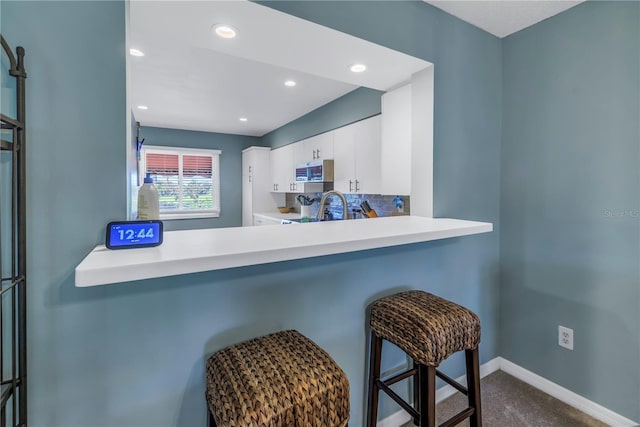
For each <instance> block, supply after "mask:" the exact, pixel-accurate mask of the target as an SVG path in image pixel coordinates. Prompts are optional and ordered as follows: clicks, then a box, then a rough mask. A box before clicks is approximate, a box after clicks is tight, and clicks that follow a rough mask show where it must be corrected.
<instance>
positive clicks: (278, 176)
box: [270, 145, 295, 193]
mask: <svg viewBox="0 0 640 427" xmlns="http://www.w3.org/2000/svg"><path fill="white" fill-rule="evenodd" d="M293 163H294V158H293V149H292V147H291V146H290V145H287V146H284V147H280V148H277V149H275V150H271V157H270V164H271V188H270V190H271V191H274V192H281V193H287V192H290V191H291V183H292V182H293V181H292V179H293V178H294V176H293V173H294V172H295V171H294V169H293Z"/></svg>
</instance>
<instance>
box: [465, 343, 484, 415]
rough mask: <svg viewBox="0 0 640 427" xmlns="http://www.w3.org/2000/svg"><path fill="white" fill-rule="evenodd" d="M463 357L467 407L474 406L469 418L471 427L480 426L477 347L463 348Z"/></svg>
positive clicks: (480, 411)
mask: <svg viewBox="0 0 640 427" xmlns="http://www.w3.org/2000/svg"><path fill="white" fill-rule="evenodd" d="M465 359H466V365H467V390H468V395H467V396H468V398H469V407H471V408H474V409H475V411H474V412H473V415H471V417H470V418H469V425H470V426H471V427H481V426H482V408H481V404H480V362H479V360H478V359H479V358H478V349H477V348H475V349H473V350H465Z"/></svg>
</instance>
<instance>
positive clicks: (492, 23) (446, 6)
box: [424, 0, 584, 38]
mask: <svg viewBox="0 0 640 427" xmlns="http://www.w3.org/2000/svg"><path fill="white" fill-rule="evenodd" d="M424 1H425V2H426V3H429V4H431V5H433V6H435V7H437V8H439V9H442V10H444V11H445V12H447V13H449V14H451V15H453V16H455V17H457V18H460V19H462V20H463V21H466V22H468V23H470V24H472V25H475V26H476V27H479V28H481V29H483V30H485V31H487V32H489V33H491V34H493V35H495V36H498V37H501V38H502V37H506V36H508V35H509V34H513V33H515V32H517V31H520V30H522V29H524V28H527V27H530V26H531V25H533V24H536V23H538V22H540V21H543V20H545V19H547V18H550V17H552V16H554V15H557V14H558V13H560V12H563V11H565V10H567V9H569V8H571V7H573V6H576V5H578V4H580V3H582V1H584V0H580V1H570V0H554V1H547V0H497V1H496V0H424Z"/></svg>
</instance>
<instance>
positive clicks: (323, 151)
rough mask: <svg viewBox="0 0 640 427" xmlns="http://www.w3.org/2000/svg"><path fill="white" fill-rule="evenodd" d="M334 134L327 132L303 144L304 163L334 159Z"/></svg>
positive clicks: (306, 140) (308, 139)
mask: <svg viewBox="0 0 640 427" xmlns="http://www.w3.org/2000/svg"><path fill="white" fill-rule="evenodd" d="M333 138H334V132H325V133H321V134H320V135H316V136H313V137H311V138H307V139H305V140H304V141H301V142H302V150H303V155H304V158H305V160H304V162H309V161H311V160H326V159H333Z"/></svg>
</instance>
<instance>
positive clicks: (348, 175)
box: [333, 116, 381, 194]
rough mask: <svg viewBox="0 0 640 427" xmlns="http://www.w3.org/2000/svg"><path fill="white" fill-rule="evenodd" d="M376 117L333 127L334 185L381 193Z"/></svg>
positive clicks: (338, 187)
mask: <svg viewBox="0 0 640 427" xmlns="http://www.w3.org/2000/svg"><path fill="white" fill-rule="evenodd" d="M380 121H381V120H380V116H375V117H371V118H369V119H366V120H361V121H359V122H356V123H352V124H350V125H348V126H343V127H341V128H339V129H336V130H335V131H334V144H333V159H334V160H333V166H334V182H333V188H334V189H336V190H338V191H341V192H343V193H366V194H381V190H380V163H381V154H380V148H381V147H380V144H381V136H380Z"/></svg>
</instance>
